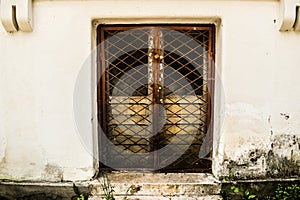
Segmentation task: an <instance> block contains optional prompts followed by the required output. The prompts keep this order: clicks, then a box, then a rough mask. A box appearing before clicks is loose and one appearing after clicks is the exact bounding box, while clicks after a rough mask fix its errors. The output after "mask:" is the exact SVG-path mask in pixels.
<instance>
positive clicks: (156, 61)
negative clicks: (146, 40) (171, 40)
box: [152, 27, 160, 169]
mask: <svg viewBox="0 0 300 200" xmlns="http://www.w3.org/2000/svg"><path fill="white" fill-rule="evenodd" d="M152 35H153V46H154V48H153V65H152V72H153V76H152V77H153V102H152V105H153V108H152V109H153V110H152V124H153V129H152V130H153V134H155V136H154V144H153V145H154V149H153V152H154V168H155V169H157V168H158V166H159V158H158V151H157V150H158V142H159V141H158V140H159V133H158V132H159V103H160V94H159V87H160V85H159V76H160V73H159V72H160V70H159V68H160V28H159V27H155V28H153V29H152Z"/></svg>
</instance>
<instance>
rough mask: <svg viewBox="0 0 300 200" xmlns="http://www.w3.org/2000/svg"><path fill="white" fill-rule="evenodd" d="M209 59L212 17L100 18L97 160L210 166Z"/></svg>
mask: <svg viewBox="0 0 300 200" xmlns="http://www.w3.org/2000/svg"><path fill="white" fill-rule="evenodd" d="M213 59H214V26H213V25H190V26H188V25H186V26H166V25H143V26H141V25H139V26H129V25H119V26H116V25H114V26H113V25H104V26H99V28H98V58H97V60H98V77H99V84H98V119H99V123H100V125H101V128H100V129H99V131H102V132H103V133H104V135H101V134H99V135H100V137H99V138H100V139H99V149H100V161H102V163H101V168H106V169H107V168H109V167H110V168H116V169H124V170H139V169H141V170H153V169H154V170H157V171H166V172H175V171H182V172H210V171H211V151H212V128H211V127H212V120H211V119H212V114H213V112H212V109H211V108H212V102H213V95H212V94H213V92H212V91H213V77H214V65H213ZM104 138H107V139H108V140H104ZM108 143H110V144H108ZM111 146H113V147H114V148H111ZM107 163H109V164H107Z"/></svg>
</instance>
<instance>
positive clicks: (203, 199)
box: [89, 195, 222, 200]
mask: <svg viewBox="0 0 300 200" xmlns="http://www.w3.org/2000/svg"><path fill="white" fill-rule="evenodd" d="M115 199H116V200H124V196H115ZM89 200H103V196H97V195H94V196H92V197H90V198H89ZM126 200H222V197H221V196H220V195H206V196H127V199H126Z"/></svg>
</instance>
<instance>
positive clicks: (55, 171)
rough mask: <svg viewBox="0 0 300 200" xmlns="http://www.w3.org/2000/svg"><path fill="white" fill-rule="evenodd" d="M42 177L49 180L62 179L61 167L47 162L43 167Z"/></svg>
mask: <svg viewBox="0 0 300 200" xmlns="http://www.w3.org/2000/svg"><path fill="white" fill-rule="evenodd" d="M42 176H43V179H46V180H49V181H59V182H60V181H63V169H62V168H61V167H59V166H57V165H54V164H47V165H46V166H45V169H44V173H43V175H42Z"/></svg>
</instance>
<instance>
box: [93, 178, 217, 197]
mask: <svg viewBox="0 0 300 200" xmlns="http://www.w3.org/2000/svg"><path fill="white" fill-rule="evenodd" d="M107 177H108V179H109V181H110V184H111V186H113V189H114V195H115V196H116V197H120V198H119V199H122V197H124V196H125V194H126V191H127V194H128V197H130V198H129V199H132V200H134V199H142V200H144V199H145V200H146V199H200V198H203V199H209V198H210V197H212V198H213V199H218V198H219V196H218V195H219V194H220V190H221V183H220V182H219V181H217V179H215V178H214V177H213V175H211V174H204V173H202V174H201V173H186V174H184V173H169V174H162V173H111V174H108V175H107ZM103 181H104V179H103V178H99V179H98V180H95V181H94V182H93V183H92V184H91V185H90V192H91V195H92V196H94V197H93V198H95V199H101V196H103V195H104V194H103V189H102V183H103ZM93 198H92V199H93Z"/></svg>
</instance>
